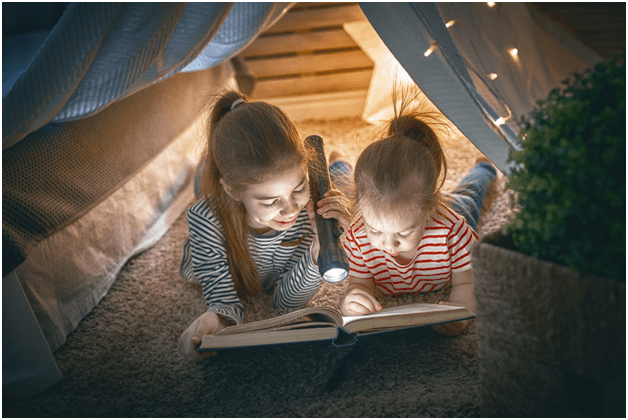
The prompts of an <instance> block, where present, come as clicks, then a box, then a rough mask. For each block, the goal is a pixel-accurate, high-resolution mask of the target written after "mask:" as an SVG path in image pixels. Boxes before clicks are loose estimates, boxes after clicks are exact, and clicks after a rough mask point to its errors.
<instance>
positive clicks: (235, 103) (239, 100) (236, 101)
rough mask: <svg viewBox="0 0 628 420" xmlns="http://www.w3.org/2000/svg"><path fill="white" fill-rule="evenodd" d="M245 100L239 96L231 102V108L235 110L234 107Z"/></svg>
mask: <svg viewBox="0 0 628 420" xmlns="http://www.w3.org/2000/svg"><path fill="white" fill-rule="evenodd" d="M243 102H244V99H242V98H238V99H236V100H235V101H233V103H232V104H231V110H232V111H233V108H235V107H236V106H238V105H240V104H241V103H243Z"/></svg>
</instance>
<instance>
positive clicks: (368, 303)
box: [350, 289, 382, 313]
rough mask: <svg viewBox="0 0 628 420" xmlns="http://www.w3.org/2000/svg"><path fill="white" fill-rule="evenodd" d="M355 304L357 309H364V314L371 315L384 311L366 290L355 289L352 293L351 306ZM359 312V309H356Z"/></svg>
mask: <svg viewBox="0 0 628 420" xmlns="http://www.w3.org/2000/svg"><path fill="white" fill-rule="evenodd" d="M352 304H355V305H358V306H357V307H358V308H359V307H361V308H364V309H363V311H364V312H363V313H371V312H375V311H379V310H380V309H382V307H381V305H380V304H379V302H378V301H377V300H376V299H375V298H374V297H373V296H371V295H370V294H368V293H367V292H365V291H364V290H360V289H355V290H354V291H353V292H352V293H351V303H350V305H352ZM356 310H357V309H356Z"/></svg>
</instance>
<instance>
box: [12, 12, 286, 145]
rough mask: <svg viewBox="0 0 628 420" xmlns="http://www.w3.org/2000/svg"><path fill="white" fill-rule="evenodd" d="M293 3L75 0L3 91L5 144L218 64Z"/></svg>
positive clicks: (236, 51)
mask: <svg viewBox="0 0 628 420" xmlns="http://www.w3.org/2000/svg"><path fill="white" fill-rule="evenodd" d="M290 5H291V3H235V4H234V3H212V2H209V3H208V2H200V3H72V4H70V5H69V6H68V8H67V10H66V12H65V13H64V15H63V16H62V17H61V20H60V21H59V23H58V24H57V25H56V26H55V27H54V29H53V30H52V31H51V33H50V35H49V36H48V38H47V39H46V40H45V41H44V43H43V45H42V47H41V48H40V49H39V50H38V52H37V54H36V56H35V57H34V59H33V61H32V63H31V64H30V66H29V67H28V68H27V70H26V71H25V72H24V73H23V74H22V75H21V76H20V77H19V78H18V79H17V80H16V81H15V84H14V85H13V87H12V88H11V90H10V91H9V92H8V94H7V95H6V96H5V97H3V103H2V124H3V125H2V149H3V150H5V149H7V148H8V147H10V146H12V145H14V144H15V143H17V142H18V141H20V140H21V139H23V138H24V137H25V136H26V135H28V134H29V133H32V132H34V131H36V130H38V129H39V128H41V127H43V126H44V125H46V124H47V123H49V122H67V121H73V120H77V119H80V118H84V117H86V116H90V115H93V114H94V113H96V112H98V111H99V110H101V109H103V108H104V107H106V106H107V105H108V104H110V103H112V102H114V101H116V100H120V99H123V98H125V97H127V96H129V95H131V94H133V93H135V92H138V91H139V90H141V89H143V88H145V87H147V86H150V85H151V84H154V83H156V82H159V81H161V80H164V79H165V78H168V77H170V76H172V75H173V74H175V73H177V72H179V71H181V70H187V71H191V70H201V69H204V68H208V67H212V66H215V65H217V64H219V63H221V62H223V61H225V60H226V59H228V58H230V57H233V56H235V55H236V54H237V53H238V52H239V51H241V50H242V49H243V48H244V47H245V46H246V45H248V43H249V42H250V41H252V40H253V39H254V38H255V37H256V36H257V35H258V34H259V33H261V32H262V31H264V30H265V29H266V28H267V27H269V26H270V25H272V24H273V23H274V22H275V21H276V20H278V19H279V18H280V17H281V16H282V15H283V14H284V13H285V12H286V11H287V9H288V8H289V7H290ZM3 61H4V57H3ZM3 67H4V65H3Z"/></svg>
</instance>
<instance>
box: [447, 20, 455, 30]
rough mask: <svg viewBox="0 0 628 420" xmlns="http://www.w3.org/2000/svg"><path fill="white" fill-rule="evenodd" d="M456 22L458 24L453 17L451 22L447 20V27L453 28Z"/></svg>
mask: <svg viewBox="0 0 628 420" xmlns="http://www.w3.org/2000/svg"><path fill="white" fill-rule="evenodd" d="M455 24H456V19H452V20H450V21H449V22H447V23H446V24H445V26H446V27H447V28H451V27H452V26H454V25H455Z"/></svg>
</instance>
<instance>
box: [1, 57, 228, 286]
mask: <svg viewBox="0 0 628 420" xmlns="http://www.w3.org/2000/svg"><path fill="white" fill-rule="evenodd" d="M228 78H229V74H228V72H227V69H226V68H225V67H220V66H215V67H212V68H210V69H207V70H204V71H199V72H190V73H181V74H177V75H175V76H174V77H171V78H168V79H167V80H165V81H164V82H162V83H160V84H159V85H156V86H154V89H143V90H142V91H140V92H138V93H136V94H135V95H132V96H130V97H128V98H126V99H124V100H120V101H116V102H115V103H113V104H112V105H110V106H109V107H107V108H106V109H104V110H102V111H101V112H98V113H96V114H94V115H92V116H90V117H87V118H82V119H80V120H77V121H69V122H65V123H51V124H47V125H46V126H45V127H43V128H41V129H40V130H37V131H36V132H34V133H31V134H29V135H28V136H27V137H26V138H24V139H23V140H22V141H20V142H18V143H17V144H15V145H14V146H13V147H10V148H9V149H7V150H5V151H3V153H2V163H3V165H2V187H3V188H2V202H3V212H2V254H3V261H2V271H3V276H5V275H6V274H8V273H9V272H11V271H12V270H14V269H15V268H16V267H17V266H18V265H19V264H21V263H22V262H23V261H24V260H25V259H26V257H27V256H28V253H29V251H30V249H31V248H32V247H33V246H34V245H35V244H37V243H38V242H40V241H41V240H42V239H44V238H46V237H48V236H50V235H52V234H54V233H55V232H57V231H59V230H60V229H63V228H64V227H66V226H68V225H69V224H71V223H73V222H74V221H76V220H77V219H78V218H80V217H82V216H83V215H84V214H85V213H86V212H88V211H89V210H91V209H92V208H94V207H95V206H96V205H97V204H98V203H100V202H101V201H103V200H104V199H106V198H107V197H108V196H110V195H111V194H112V193H113V192H114V191H116V190H117V189H119V188H120V187H121V186H122V185H123V184H124V183H126V182H127V181H129V180H130V179H131V178H132V177H133V176H135V174H136V173H137V172H138V171H139V170H140V169H141V168H143V167H144V166H145V165H146V164H148V163H149V162H150V161H151V160H152V159H153V158H154V157H155V156H157V155H158V154H159V153H160V152H161V151H162V150H164V148H166V147H167V146H168V145H169V144H170V143H171V142H172V141H173V140H174V139H176V138H177V136H178V135H179V134H180V133H182V132H184V131H185V130H186V129H187V128H188V127H189V126H190V125H191V124H192V122H193V121H195V120H196V119H197V118H198V117H199V113H200V112H201V111H202V110H203V106H204V105H205V101H206V97H207V95H210V94H212V93H214V92H216V91H217V90H218V89H220V88H225V87H226V85H225V83H226V81H227V80H228Z"/></svg>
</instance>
